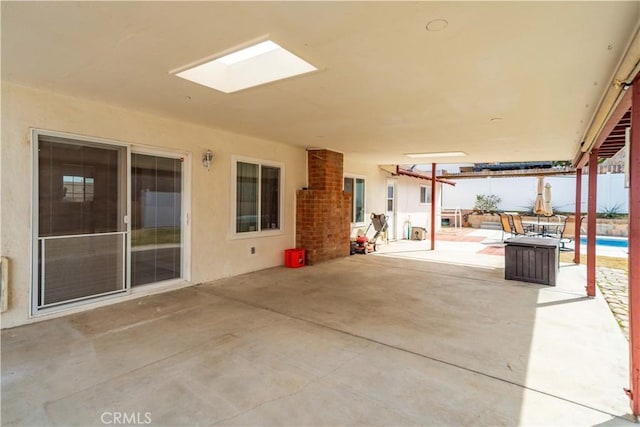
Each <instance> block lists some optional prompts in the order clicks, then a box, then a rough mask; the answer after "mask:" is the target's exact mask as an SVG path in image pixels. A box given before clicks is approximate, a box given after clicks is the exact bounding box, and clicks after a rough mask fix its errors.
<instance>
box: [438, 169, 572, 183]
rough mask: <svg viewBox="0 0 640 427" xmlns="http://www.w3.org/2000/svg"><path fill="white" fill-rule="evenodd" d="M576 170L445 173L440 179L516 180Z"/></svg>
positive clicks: (567, 173)
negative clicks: (517, 178) (489, 178)
mask: <svg viewBox="0 0 640 427" xmlns="http://www.w3.org/2000/svg"><path fill="white" fill-rule="evenodd" d="M575 173H576V170H575V168H572V167H561V168H552V169H514V170H507V171H480V172H460V173H443V174H442V175H440V176H438V179H448V180H451V179H473V178H488V177H491V178H514V177H522V176H553V175H574V174H575Z"/></svg>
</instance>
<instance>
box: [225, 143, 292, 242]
mask: <svg viewBox="0 0 640 427" xmlns="http://www.w3.org/2000/svg"><path fill="white" fill-rule="evenodd" d="M238 162H242V163H252V164H257V165H258V166H271V167H277V168H280V206H279V208H280V228H279V229H277V230H266V231H262V230H258V231H247V232H244V233H238V232H236V207H237V203H236V199H237V195H238V186H237V171H238ZM260 170H262V169H261V168H260ZM284 183H285V168H284V163H281V162H275V161H272V160H265V159H257V158H254V157H245V156H236V155H232V156H231V200H230V206H231V222H230V227H229V230H230V239H232V240H239V239H255V238H261V237H272V236H281V235H283V234H284V224H285V212H284V200H285V193H284V188H285V185H284ZM258 188H259V191H261V189H260V186H259V187H258ZM258 194H260V193H258ZM260 203H261V197H260V195H258V212H260V209H261V206H260ZM258 225H260V223H259V222H258Z"/></svg>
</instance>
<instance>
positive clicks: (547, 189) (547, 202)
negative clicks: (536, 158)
mask: <svg viewBox="0 0 640 427" xmlns="http://www.w3.org/2000/svg"><path fill="white" fill-rule="evenodd" d="M544 215H545V216H552V215H553V208H552V207H551V184H549V183H547V184H546V185H545V186H544Z"/></svg>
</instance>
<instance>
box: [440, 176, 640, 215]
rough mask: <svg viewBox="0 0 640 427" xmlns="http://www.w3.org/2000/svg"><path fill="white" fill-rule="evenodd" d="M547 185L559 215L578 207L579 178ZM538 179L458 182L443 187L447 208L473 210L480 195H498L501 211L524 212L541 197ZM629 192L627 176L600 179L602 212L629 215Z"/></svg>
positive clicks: (548, 180) (562, 178) (554, 178)
mask: <svg viewBox="0 0 640 427" xmlns="http://www.w3.org/2000/svg"><path fill="white" fill-rule="evenodd" d="M544 182H545V184H546V183H549V184H551V205H552V207H553V208H554V209H556V210H559V211H569V212H570V211H573V210H574V206H575V193H576V178H575V175H560V176H550V177H546V178H545V181H544ZM537 185H538V178H536V177H514V178H495V177H489V178H477V179H475V178H474V179H460V180H456V185H455V187H452V186H449V185H443V186H442V188H443V191H442V206H443V207H444V208H456V207H457V208H461V209H473V205H474V204H475V202H476V195H478V194H495V195H497V196H499V197H500V198H501V199H502V201H501V202H500V204H499V205H498V208H499V209H500V210H504V211H521V210H525V209H528V208H530V207H532V206H533V202H534V200H535V198H536V194H537ZM588 185H589V183H588V176H583V177H582V211H583V212H586V211H587V194H588ZM628 195H629V192H628V189H627V188H624V174H621V173H616V174H609V173H607V174H602V175H598V200H597V204H598V212H603V211H605V210H611V209H613V208H614V207H616V206H617V212H619V213H628V209H629V204H628V200H629V197H628Z"/></svg>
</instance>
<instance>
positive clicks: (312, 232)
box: [296, 150, 351, 265]
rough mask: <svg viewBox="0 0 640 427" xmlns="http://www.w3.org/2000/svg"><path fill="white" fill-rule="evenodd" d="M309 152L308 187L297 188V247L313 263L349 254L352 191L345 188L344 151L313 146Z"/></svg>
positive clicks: (309, 262) (308, 261) (308, 262)
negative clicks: (343, 184)
mask: <svg viewBox="0 0 640 427" xmlns="http://www.w3.org/2000/svg"><path fill="white" fill-rule="evenodd" d="M307 156H308V174H309V187H308V189H306V190H298V192H297V201H296V247H297V248H302V249H305V252H306V257H307V260H306V262H307V264H310V265H313V264H316V263H318V262H322V261H327V260H330V259H334V258H340V257H344V256H348V255H349V243H350V232H351V228H350V227H351V215H350V212H351V193H345V192H344V191H343V190H342V181H343V157H342V154H340V153H336V152H333V151H329V150H310V151H309V152H308V153H307Z"/></svg>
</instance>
